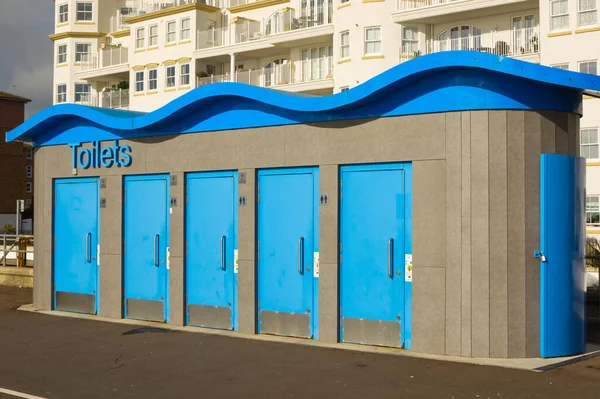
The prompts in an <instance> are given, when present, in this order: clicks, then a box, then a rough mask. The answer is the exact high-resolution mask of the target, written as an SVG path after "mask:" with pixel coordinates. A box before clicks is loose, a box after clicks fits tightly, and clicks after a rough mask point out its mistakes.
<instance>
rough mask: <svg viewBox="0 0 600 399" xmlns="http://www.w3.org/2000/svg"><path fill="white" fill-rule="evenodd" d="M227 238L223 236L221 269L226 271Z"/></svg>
mask: <svg viewBox="0 0 600 399" xmlns="http://www.w3.org/2000/svg"><path fill="white" fill-rule="evenodd" d="M226 239H227V238H226V237H225V236H221V269H223V270H225V269H226V266H225V240H226Z"/></svg>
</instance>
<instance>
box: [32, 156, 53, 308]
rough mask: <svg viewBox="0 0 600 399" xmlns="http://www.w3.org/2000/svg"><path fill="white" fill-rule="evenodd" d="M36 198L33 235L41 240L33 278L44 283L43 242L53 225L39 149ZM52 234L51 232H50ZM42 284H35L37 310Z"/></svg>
mask: <svg viewBox="0 0 600 399" xmlns="http://www.w3.org/2000/svg"><path fill="white" fill-rule="evenodd" d="M34 160H35V163H34V166H33V173H34V178H35V179H34V182H33V185H34V187H33V188H34V190H33V192H34V194H35V195H34V197H33V205H34V206H33V218H34V220H35V223H34V225H33V234H34V237H37V239H38V240H39V242H40V243H39V244H38V245H35V246H34V249H33V250H34V257H35V262H34V264H33V276H34V281H42V280H43V275H44V270H43V269H44V249H43V248H42V244H41V242H43V241H44V239H43V237H44V235H47V234H48V233H49V232H47V231H46V229H47V226H48V225H49V224H51V221H50V220H48V221H46V220H45V216H46V211H45V202H44V199H45V197H46V196H47V194H45V183H44V182H45V180H46V179H45V170H44V151H41V150H40V149H39V148H36V149H34ZM50 233H51V232H50ZM43 295H44V294H43V291H42V284H38V283H35V284H34V285H33V304H34V306H35V307H36V308H40V309H41V306H40V305H41V303H40V301H41V300H42V296H43Z"/></svg>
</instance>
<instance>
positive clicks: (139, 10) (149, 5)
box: [127, 0, 220, 17]
mask: <svg viewBox="0 0 600 399" xmlns="http://www.w3.org/2000/svg"><path fill="white" fill-rule="evenodd" d="M194 3H199V4H206V5H209V6H213V7H219V8H220V0H130V2H129V3H128V4H131V5H130V6H129V9H130V12H129V14H128V15H127V16H129V17H131V16H135V15H141V14H148V13H151V12H155V11H160V10H164V9H166V8H172V7H177V6H182V5H184V4H194Z"/></svg>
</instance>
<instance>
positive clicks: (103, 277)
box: [99, 253, 123, 319]
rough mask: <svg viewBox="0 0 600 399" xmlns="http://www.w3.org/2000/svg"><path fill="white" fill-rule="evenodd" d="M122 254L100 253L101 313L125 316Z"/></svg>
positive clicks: (117, 317)
mask: <svg viewBox="0 0 600 399" xmlns="http://www.w3.org/2000/svg"><path fill="white" fill-rule="evenodd" d="M121 260H122V257H121V255H120V254H102V253H101V254H100V276H99V278H100V315H101V316H105V317H112V318H115V319H120V318H122V317H123V277H122V276H123V272H122V267H121V264H122V263H121Z"/></svg>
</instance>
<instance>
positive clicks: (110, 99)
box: [80, 89, 129, 109]
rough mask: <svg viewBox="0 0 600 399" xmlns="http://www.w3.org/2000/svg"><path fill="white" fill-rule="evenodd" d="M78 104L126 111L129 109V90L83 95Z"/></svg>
mask: <svg viewBox="0 0 600 399" xmlns="http://www.w3.org/2000/svg"><path fill="white" fill-rule="evenodd" d="M80 104H81V105H87V106H90V107H101V108H112V109H127V108H129V89H122V90H121V89H120V90H111V91H105V92H101V93H98V94H96V95H95V94H87V95H83V96H82V97H81V102H80Z"/></svg>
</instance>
